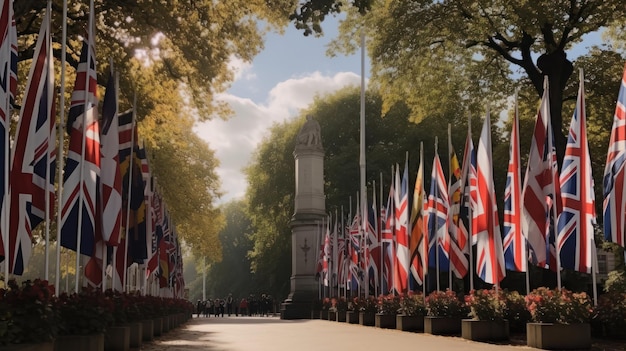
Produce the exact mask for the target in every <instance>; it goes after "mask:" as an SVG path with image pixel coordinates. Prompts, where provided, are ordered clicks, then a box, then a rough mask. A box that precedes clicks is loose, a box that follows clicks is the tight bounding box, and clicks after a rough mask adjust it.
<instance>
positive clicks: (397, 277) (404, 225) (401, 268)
mask: <svg viewBox="0 0 626 351" xmlns="http://www.w3.org/2000/svg"><path fill="white" fill-rule="evenodd" d="M408 168H409V161H408V159H407V160H406V162H405V164H404V172H403V173H402V182H400V173H399V170H400V166H396V184H400V187H399V188H396V195H395V197H394V205H395V214H396V218H395V224H396V227H395V228H396V261H395V268H394V272H395V273H394V288H395V289H396V291H397V292H398V293H400V292H406V291H407V290H408V288H409V269H410V259H411V255H410V253H409V231H408V225H409V170H408Z"/></svg>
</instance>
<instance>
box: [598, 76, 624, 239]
mask: <svg viewBox="0 0 626 351" xmlns="http://www.w3.org/2000/svg"><path fill="white" fill-rule="evenodd" d="M624 161H626V66H625V67H624V74H623V75H622V81H621V84H620V88H619V94H618V96H617V104H616V105H615V115H614V117H613V128H612V130H611V139H610V140H609V150H608V152H607V155H606V165H605V168H604V178H603V189H604V202H603V204H602V208H603V212H604V238H605V239H606V240H608V241H611V242H614V243H616V244H617V245H619V246H621V247H626V224H625V223H626V181H625V179H624V178H625V173H626V166H625V164H626V162H624Z"/></svg>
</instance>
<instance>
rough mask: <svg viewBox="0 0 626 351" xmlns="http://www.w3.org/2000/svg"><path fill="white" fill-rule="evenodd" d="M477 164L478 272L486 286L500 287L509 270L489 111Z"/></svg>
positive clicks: (475, 229)
mask: <svg viewBox="0 0 626 351" xmlns="http://www.w3.org/2000/svg"><path fill="white" fill-rule="evenodd" d="M476 161H477V164H476V171H477V184H476V185H477V193H476V195H477V203H476V205H477V206H476V208H475V209H474V212H473V214H474V218H475V221H474V223H476V227H475V228H472V229H473V230H474V233H476V273H477V274H478V276H479V277H480V278H481V279H482V280H483V281H484V282H485V283H489V284H498V283H499V282H500V281H502V279H503V278H504V276H505V275H506V271H505V268H504V254H503V252H502V234H501V232H500V223H499V220H498V207H497V205H496V192H495V186H494V184H493V164H492V152H491V120H490V118H489V112H487V118H486V119H485V123H484V124H483V129H482V132H481V133H480V140H479V142H478V151H477V155H476Z"/></svg>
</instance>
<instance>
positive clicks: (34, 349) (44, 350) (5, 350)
mask: <svg viewBox="0 0 626 351" xmlns="http://www.w3.org/2000/svg"><path fill="white" fill-rule="evenodd" d="M0 350H2V351H54V341H47V342H40V343H36V344H9V345H4V346H0Z"/></svg>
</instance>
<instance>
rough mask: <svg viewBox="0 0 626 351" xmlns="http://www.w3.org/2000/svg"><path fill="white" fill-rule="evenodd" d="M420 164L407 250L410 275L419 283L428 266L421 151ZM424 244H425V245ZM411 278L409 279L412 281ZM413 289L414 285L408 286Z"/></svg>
mask: <svg viewBox="0 0 626 351" xmlns="http://www.w3.org/2000/svg"><path fill="white" fill-rule="evenodd" d="M420 154H421V155H422V156H421V157H420V164H419V167H418V168H417V176H416V178H415V188H414V189H413V206H412V207H411V241H410V245H409V250H410V253H411V277H413V279H414V280H415V282H416V283H417V284H419V285H422V284H424V278H425V272H424V268H425V267H428V255H426V251H427V250H426V249H424V248H425V247H428V237H427V236H426V235H424V233H425V230H424V213H423V208H424V199H425V194H424V156H423V154H422V152H420ZM425 245H426V246H425ZM412 281H413V280H411V282H412ZM410 288H411V290H415V287H410Z"/></svg>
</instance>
